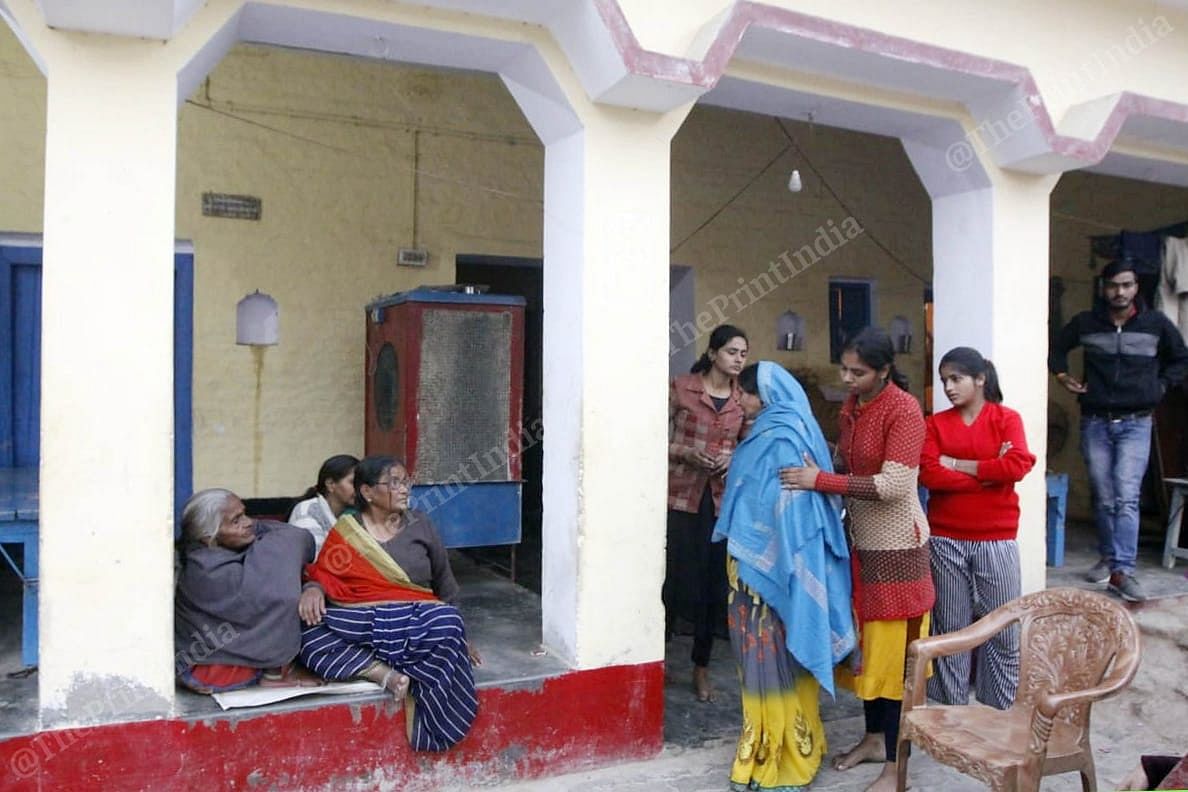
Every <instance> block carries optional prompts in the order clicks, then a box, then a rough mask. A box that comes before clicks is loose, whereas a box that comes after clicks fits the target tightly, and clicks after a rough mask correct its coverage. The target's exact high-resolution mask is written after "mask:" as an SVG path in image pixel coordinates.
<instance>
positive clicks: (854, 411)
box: [780, 327, 936, 792]
mask: <svg viewBox="0 0 1188 792" xmlns="http://www.w3.org/2000/svg"><path fill="white" fill-rule="evenodd" d="M841 378H842V382H843V383H845V385H846V387H847V388H849V391H850V397H849V398H848V399H846V402H845V404H844V405H842V409H841V415H840V416H839V419H838V420H839V423H840V424H841V435H840V437H839V439H838V446H837V454H836V457H835V459H834V469H835V470H836V471H837V472H835V473H826V472H824V471H822V470H820V469H819V468H818V467H817V465H816V463H815V461H814V460H812V459H810V458H808V457H806V458H805V460H804V465H803V466H802V467H787V468H783V469H782V470H780V481H781V482H782V483H783V485H784V487H786V488H787V489H791V490H816V491H817V492H828V493H834V494H837V495H843V496H845V502H846V511H847V513H848V523H849V525H848V527H849V534H850V542H851V544H852V550H853V552H852V553H851V556H850V557H851V563H852V565H853V567H854V575H853V597H854V612H855V614H856V616H857V618H858V635H859V638H858V646H859V648H858V650H857V651H856V652H854V653H853V654H852V655H851V660H850V662H849V663H848V664H843V665H841V666H838V668H837V681H838V683H839V684H841V685H842V686H844V687H847V688H849V689H851V690H853V691H854V694H855V695H856V696H858V698H860V699H862V704H863V713H864V714H865V716H866V735H865V736H864V737H863V738H862V740H861V741H860V742H859V743H858V745H856V746H855V747H854V748H852V749H851V750H849V751H847V752H846V753H844V754H842V755H840V756H838V757H836V758H835V759H834V763H833V764H834V767H835V768H836V769H838V770H848V769H849V768H851V767H853V766H854V765H856V764H858V763H859V762H883V769H882V772H881V773H880V774H879V776H878V777H877V778H876V779H875V780H874V782H873V783H872V784H871V785H870V786H869V787H867V789H868V790H878V791H879V792H882V790H892V789H894V788H895V757H896V743H897V742H898V738H899V712H900V708H901V703H902V701H903V674H904V657H905V654H906V649H907V645H908V643H910V642H911V641H913V640H915V639H916V638H920V637H923V636H925V635H928V612H929V610H931V609H932V603H933V600H934V599H935V596H936V593H935V591H934V590H933V588H932V573H931V571H930V570H929V567H928V520H927V519H925V517H924V510H923V509H922V508H921V507H920V498H919V495H918V493H917V489H916V481H917V476H916V474H917V470H918V467H919V464H920V449H921V447H922V446H923V445H924V414H923V413H922V412H921V411H920V405H919V403H918V402H917V401H916V398H915V397H914V396H912V394H911V393H909V392H908V390H907V378H906V377H904V376H903V375H902V374H900V373H899V372H898V371H897V370H896V368H895V348H894V346H892V344H891V338H890V337H889V336H888V335H887V334H886V333H885V332H883V331H882V330H879V329H877V328H873V327H868V328H866V329H865V330H863V331H862V332H860V333H858V334H857V335H856V336H854V337H853V338H852V339H850V340H849V341H847V342H846V345H845V347H844V348H843V350H842V354H841ZM790 629H795V628H794V627H792V628H790Z"/></svg>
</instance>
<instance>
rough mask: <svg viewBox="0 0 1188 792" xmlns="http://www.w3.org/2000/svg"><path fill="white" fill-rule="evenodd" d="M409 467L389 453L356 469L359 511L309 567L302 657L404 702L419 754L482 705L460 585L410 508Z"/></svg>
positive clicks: (456, 731) (450, 737)
mask: <svg viewBox="0 0 1188 792" xmlns="http://www.w3.org/2000/svg"><path fill="white" fill-rule="evenodd" d="M410 483H411V482H410V480H409V476H408V470H407V469H406V468H405V467H404V464H403V463H402V462H400V461H399V460H398V459H395V458H394V457H390V456H370V457H367V458H366V459H364V460H363V461H362V462H360V463H359V464H358V465H357V466H356V467H355V508H356V509H357V511H355V510H350V511H347V512H345V513H343V515H342V516H341V517H339V519H338V522H336V523H335V524H334V528H333V529H332V530H331V531H330V534H329V535H328V536H327V537H326V541H325V543H324V544H323V545H322V550H321V552H320V553H319V554H318V558H317V560H316V561H315V562H314V563H312V564H310V565H309V566H307V567H306V570H305V577H306V583H305V586H304V591H303V592H302V594H301V602H300V604H299V606H298V610H299V612H300V614H301V618H302V620H303V621H304V622H305V624H306V625H307V626H306V628H305V630H304V631H303V633H302V636H301V655H300V656H301V661H302V662H303V663H304V664H305V666H306V667H307V668H309V669H310V670H311V671H313V672H314V673H316V674H318V675H320V676H322V677H324V678H325V679H335V680H340V679H352V678H356V677H362V678H364V679H369V680H371V681H373V682H376V683H378V684H379V685H380V686H381V687H383V688H384V689H386V690H388V691H390V692H391V693H392V694H393V696H394V697H395V698H396V701H397V703H400V702H402V701H404V700H405V697H406V695H407V696H409V697H411V701H409V702H408V703H407V704H406V707H408V708H409V709H408V711H409V712H410V713H411V714H409V715H408V716H407V718H406V723H407V725H408V740H409V744H410V745H411V746H412V747H413V749H414V750H418V751H443V750H446V749H447V748H450V747H451V746H453V745H454V744H456V743H457V742H458V741H459V740H461V739H462V738H463V737H465V736H466V733H467V732H468V731H469V730H470V727H471V724H473V723H474V717H475V714H476V713H477V711H478V698H477V697H476V695H475V689H474V673H473V670H472V668H471V665H472V664H473V665H478V664H479V663H480V662H481V660H480V658H479V656H478V653H477V652H475V651H473V650H472V649H470V647H469V644H468V643H467V641H466V629H465V626H464V625H463V623H462V615H461V614H460V613H459V612H458V609H457V608H456V607H455V606H454V605H453V604H452V603H453V602H454V600H455V599H456V598H457V595H458V583H457V581H456V580H455V579H454V573H453V571H452V570H451V569H450V561H449V556H448V555H447V554H446V549H445V546H444V545H443V544H442V542H441V538H440V537H439V536H438V535H437V530H436V529H435V528H434V527H433V523H432V522H430V521H429V518H428V516H427V515H426V514H425V513H424V512H419V511H415V510H413V509H410V508H409V503H408V496H409V489H410Z"/></svg>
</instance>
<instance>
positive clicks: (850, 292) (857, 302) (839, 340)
mask: <svg viewBox="0 0 1188 792" xmlns="http://www.w3.org/2000/svg"><path fill="white" fill-rule="evenodd" d="M870 302H871V293H870V282H869V281H847V280H833V279H831V280H830V281H829V361H830V362H831V363H837V362H838V361H840V360H841V352H842V347H843V346H845V344H846V341H847V340H849V339H850V338H852V337H853V336H854V335H855V334H856V333H858V331H859V330H861V329H862V328H864V327H867V326H868V325H870V319H871V316H872V314H873V311H872V310H871V304H870Z"/></svg>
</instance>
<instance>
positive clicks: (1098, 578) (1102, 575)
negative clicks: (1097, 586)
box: [1085, 558, 1110, 583]
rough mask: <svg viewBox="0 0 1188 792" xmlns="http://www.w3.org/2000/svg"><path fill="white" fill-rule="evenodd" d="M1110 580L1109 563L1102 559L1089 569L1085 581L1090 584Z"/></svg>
mask: <svg viewBox="0 0 1188 792" xmlns="http://www.w3.org/2000/svg"><path fill="white" fill-rule="evenodd" d="M1109 579H1110V562H1109V561H1107V560H1105V559H1104V558H1103V559H1101V560H1100V561H1098V562H1097V563H1096V564H1094V565H1093V566H1092V567H1090V568H1089V571H1088V572H1086V573H1085V580H1088V581H1089V582H1090V583H1105V582H1107V581H1108V580H1109Z"/></svg>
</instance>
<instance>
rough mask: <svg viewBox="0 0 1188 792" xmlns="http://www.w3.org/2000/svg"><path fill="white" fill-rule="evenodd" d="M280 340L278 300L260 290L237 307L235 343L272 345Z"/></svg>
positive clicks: (244, 299) (245, 298) (248, 296)
mask: <svg viewBox="0 0 1188 792" xmlns="http://www.w3.org/2000/svg"><path fill="white" fill-rule="evenodd" d="M279 341H280V309H279V308H278V307H277V304H276V300H274V299H272V298H271V297H270V296H268V295H267V294H261V293H260V291H259V290H256V291H254V292H252V293H251V294H249V295H247V296H246V297H244V298H243V299H242V300H240V301H239V305H237V306H236V307H235V343H237V344H250V345H252V346H272V345H274V344H276V343H278V342H279Z"/></svg>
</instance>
